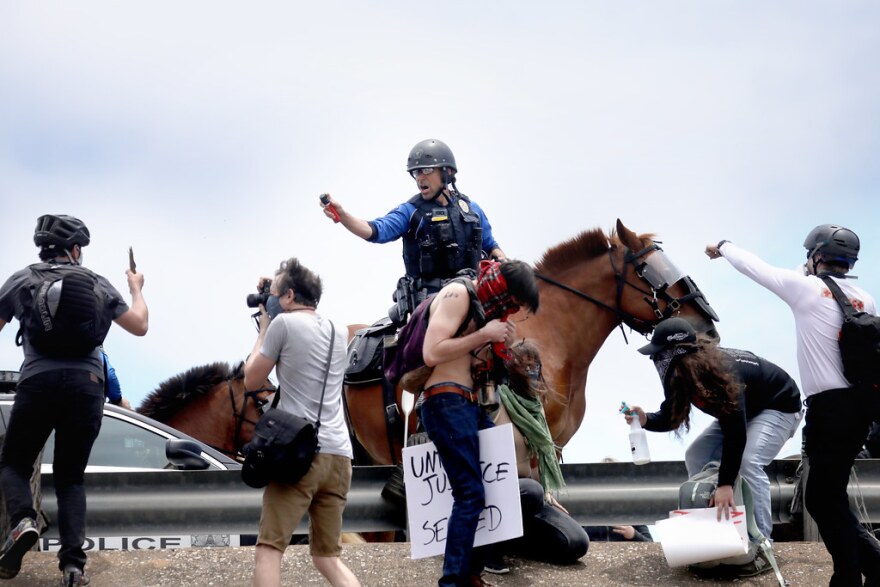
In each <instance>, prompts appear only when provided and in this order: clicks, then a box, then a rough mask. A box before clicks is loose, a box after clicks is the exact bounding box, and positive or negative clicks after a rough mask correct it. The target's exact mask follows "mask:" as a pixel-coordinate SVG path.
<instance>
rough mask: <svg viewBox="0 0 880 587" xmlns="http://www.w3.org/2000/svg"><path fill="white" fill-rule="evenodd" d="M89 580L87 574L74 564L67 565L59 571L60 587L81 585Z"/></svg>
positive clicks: (78, 586) (77, 586)
mask: <svg viewBox="0 0 880 587" xmlns="http://www.w3.org/2000/svg"><path fill="white" fill-rule="evenodd" d="M89 582H90V579H89V577H88V575H86V574H85V573H83V571H82V569H80V568H79V567H77V566H75V565H67V566H66V567H64V571H63V572H62V573H61V587H83V586H84V585H88V584H89Z"/></svg>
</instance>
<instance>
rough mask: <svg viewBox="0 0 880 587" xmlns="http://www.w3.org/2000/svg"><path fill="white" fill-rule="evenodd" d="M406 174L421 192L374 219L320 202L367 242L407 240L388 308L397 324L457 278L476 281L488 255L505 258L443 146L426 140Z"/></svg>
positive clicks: (416, 149) (327, 201) (416, 150)
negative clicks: (400, 272)
mask: <svg viewBox="0 0 880 587" xmlns="http://www.w3.org/2000/svg"><path fill="white" fill-rule="evenodd" d="M406 170H407V172H408V173H409V174H410V175H411V176H412V178H413V179H414V180H415V182H416V185H417V187H418V190H419V193H418V194H416V195H414V196H413V197H412V198H410V199H409V200H407V201H406V202H404V203H403V204H401V205H399V206H397V207H396V208H395V209H393V210H391V211H390V212H388V214H386V215H384V216H381V217H379V218H376V219H375V220H370V221H367V220H362V219H360V218H356V217H355V216H353V215H351V214H349V213H348V212H347V211H346V210H345V209H344V208H343V207H342V205H341V204H340V203H339V202H338V201H337V200H335V199H333V198H332V197H328V198H326V199H324V200H323V202H322V206H323V208H324V214H325V215H326V216H327V217H329V218H333V219H334V220H337V221H338V222H339V223H340V224H342V225H343V226H344V227H345V228H346V229H348V231H349V232H351V233H353V234H356V235H357V236H359V237H361V238H363V239H365V240H367V241H370V242H374V243H387V242H391V241H393V240H397V239H399V238H403V263H404V266H405V267H406V275H404V276H403V277H401V278H400V280H399V281H398V283H397V290H396V291H395V293H394V301H395V302H396V303H395V305H394V306H392V307H391V309H390V310H389V316H390V317H391V319H392V321H394V323H395V324H397V325H398V326H399V325H402V324H404V323H405V322H406V319H407V316H408V315H409V314H411V313H412V311H413V309H414V308H415V307H416V306H417V305H418V304H419V302H421V301H422V300H424V299H425V298H426V297H427V296H428V295H430V294H432V293H435V292H438V291H440V289H441V288H442V287H443V286H444V285H445V284H446V283H447V282H448V281H449V280H450V279H452V278H453V277H455V276H456V275H458V274H469V276H470V277H472V278H473V277H476V269H477V265H478V264H479V262H480V259H481V258H483V257H484V256H485V257H492V258H495V259H499V260H500V259H504V258H505V257H506V256H505V254H504V251H502V250H501V248H500V247H499V245H498V243H497V242H496V241H495V239H494V237H493V236H492V227H491V225H490V224H489V220H488V218H486V214H485V213H484V212H483V210H482V208H480V206H479V205H477V203H476V202H474V201H472V200H471V199H470V198H468V197H467V196H465V195H464V194H462V193H460V192H459V191H458V189H457V188H456V186H455V176H456V173H457V172H458V167H457V166H456V163H455V157H454V156H453V155H452V150H451V149H450V148H449V147H448V146H447V145H446V144H445V143H443V142H442V141H438V140H436V139H427V140H424V141H421V142H420V143H418V144H416V146H414V147H413V148H412V150H411V151H410V153H409V157H408V158H407V164H406ZM468 272H469V273H468Z"/></svg>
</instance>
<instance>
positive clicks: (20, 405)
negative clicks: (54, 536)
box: [0, 369, 104, 570]
mask: <svg viewBox="0 0 880 587" xmlns="http://www.w3.org/2000/svg"><path fill="white" fill-rule="evenodd" d="M103 405H104V386H103V384H102V383H101V382H100V380H99V379H98V378H97V377H96V376H94V375H92V374H90V373H89V372H88V371H83V370H80V369H59V370H55V371H46V372H43V373H38V374H36V375H32V376H31V377H28V378H27V379H25V380H24V381H21V382H19V384H18V388H17V389H16V391H15V403H14V404H13V406H12V415H11V416H10V418H9V426H8V427H7V429H6V440H5V441H4V442H3V450H2V453H0V483H2V487H3V493H4V495H5V497H6V508H7V511H8V512H9V524H10V527H15V525H16V524H18V522H19V521H21V519H22V518H26V517H29V518H36V516H37V512H36V511H34V506H33V494H32V493H31V487H30V478H31V473H32V472H33V470H34V461H35V460H36V459H37V455H39V454H40V451H41V450H42V449H43V445H44V444H45V443H46V439H47V438H49V434H50V433H51V432H52V430H53V429H54V430H55V461H54V463H53V464H52V468H53V471H54V478H55V496H56V498H57V499H58V532H59V534H60V537H61V550H60V551H59V552H58V559H59V567H60V568H61V569H62V570H63V569H64V567H65V565H70V564H72V565H75V566H76V567H77V568H80V569H82V568H83V567H84V566H85V564H86V555H85V552H83V549H82V545H83V541H84V540H85V538H86V491H85V487H84V485H83V474H84V471H85V468H86V464H87V463H88V460H89V453H91V450H92V444H94V442H95V438H97V436H98V432H99V430H100V429H101V417H102V415H103ZM0 539H5V537H3V538H0Z"/></svg>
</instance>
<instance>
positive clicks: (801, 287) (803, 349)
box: [719, 242, 877, 397]
mask: <svg viewBox="0 0 880 587" xmlns="http://www.w3.org/2000/svg"><path fill="white" fill-rule="evenodd" d="M719 250H720V252H721V254H722V255H723V256H724V258H725V259H727V260H728V261H729V262H730V264H731V265H733V267H734V268H735V269H736V270H737V271H739V272H740V273H742V274H743V275H745V276H746V277H749V278H750V279H752V280H753V281H755V282H756V283H758V284H759V285H762V286H764V287H765V288H767V289H769V290H770V291H772V292H773V293H775V294H776V295H777V296H779V298H780V299H782V301H784V302H785V303H786V304H788V306H789V307H790V308H791V311H792V313H793V314H794V323H795V330H796V335H797V361H798V370H799V371H800V378H801V391H802V392H803V394H804V396H805V397H810V396H811V395H815V394H817V393H819V392H821V391H825V390H828V389H840V388H844V387H850V383H849V382H848V381H847V380H846V378H845V377H844V376H843V363H842V361H841V358H840V348H839V347H838V345H837V339H838V335H839V333H840V326H841V324H843V312H842V311H841V310H840V306H838V305H837V302H836V301H835V300H834V296H833V295H832V294H831V291H830V290H829V289H828V287H827V286H826V285H825V283H824V282H823V281H822V280H821V279H820V278H818V277H816V276H815V275H804V274H803V273H801V272H799V271H794V270H791V269H782V268H779V267H773V266H772V265H769V264H768V263H766V262H765V261H763V260H762V259H760V258H759V257H758V256H757V255H755V254H753V253H750V252H748V251H746V250H745V249H742V248H740V247H738V246H736V245H735V244H733V243H730V242H726V243H724V244H722V245H721V248H720V249H719ZM833 279H834V281H835V282H836V283H837V284H838V285H839V286H840V289H841V290H843V293H844V294H846V296H847V297H848V298H849V299H850V302H852V305H853V308H854V309H855V310H863V311H865V312H868V313H870V314H875V315H876V313H877V309H876V307H875V305H874V298H872V297H871V295H870V294H868V293H867V292H866V291H865V290H863V289H862V288H860V287H857V286H856V285H854V284H853V283H852V280H849V279H838V278H836V277H835V278H833Z"/></svg>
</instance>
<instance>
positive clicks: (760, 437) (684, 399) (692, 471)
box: [626, 317, 801, 576]
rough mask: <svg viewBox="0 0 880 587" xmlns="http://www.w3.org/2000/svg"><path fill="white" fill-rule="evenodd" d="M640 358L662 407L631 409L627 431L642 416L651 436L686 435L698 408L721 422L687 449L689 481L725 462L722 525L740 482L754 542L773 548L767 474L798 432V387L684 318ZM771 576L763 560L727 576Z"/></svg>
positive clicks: (670, 323)
mask: <svg viewBox="0 0 880 587" xmlns="http://www.w3.org/2000/svg"><path fill="white" fill-rule="evenodd" d="M639 352H640V353H642V354H643V355H648V356H649V357H651V360H652V361H653V362H654V366H655V367H656V368H657V373H658V375H659V376H660V382H661V384H662V385H663V393H664V400H663V402H662V403H661V404H660V409H659V410H658V411H656V412H652V413H645V411H644V410H643V409H642V408H641V407H639V406H632V407H631V408H630V411H629V412H628V413H627V414H626V421H627V423H630V422H631V421H632V419H633V418H634V417H636V416H637V417H638V418H639V423H640V424H641V425H642V426H643V427H644V429H645V430H648V431H651V432H668V431H670V430H675V431H681V430H685V431H687V430H688V429H689V428H690V415H691V413H692V406H694V407H696V408H698V409H699V410H700V411H702V412H704V413H706V414H709V415H710V416H713V417H714V418H716V420H715V421H714V422H712V423H711V424H709V426H708V427H707V428H706V429H705V430H704V431H703V432H701V433H700V435H699V436H698V437H697V438H696V439H694V441H693V442H691V444H690V446H688V448H687V451H686V453H685V464H686V466H687V471H688V477H693V476H694V475H696V474H697V473H699V472H700V471H701V470H702V469H703V467H704V466H705V465H706V464H707V463H709V462H711V461H720V466H719V470H718V488H717V489H716V491H715V494H714V496H713V497H712V503H714V505H715V506H716V507H717V508H718V517H719V519H720V518H721V516H722V515H727V516H729V515H730V508H733V507H736V505H737V504H736V502H735V499H734V482H735V480H736V477H737V475H739V476H741V477H742V478H743V479H744V480H745V481H746V482H748V484H749V487H750V488H751V490H752V496H753V500H754V501H753V504H754V514H755V523H756V526H757V528H758V530H759V531H760V533H761V536H750V537H749V538H750V540H751V541H752V543H754V544H756V545H761V543H762V542H763V538H767V539H768V540H769V539H770V537H771V535H772V533H773V518H772V515H771V509H770V505H771V501H770V479H769V478H768V477H767V473H766V472H765V471H764V467H766V466H767V465H768V464H770V462H772V461H773V459H775V458H776V456H777V455H778V454H779V451H780V449H781V448H782V446H783V445H784V444H785V443H786V442H787V441H788V439H789V438H791V437H792V436H793V435H794V433H795V431H796V430H797V427H798V425H799V424H800V420H801V394H800V391H799V390H798V386H797V384H796V383H795V382H794V380H793V379H792V378H791V376H789V374H788V373H786V372H785V370H783V369H782V368H781V367H779V366H777V365H775V364H773V363H771V362H770V361H768V360H766V359H764V358H762V357H759V356H757V355H755V354H754V353H751V352H749V351H745V350H739V349H732V348H724V347H720V346H718V344H717V341H716V340H715V339H713V338H710V337H708V336H705V335H703V334H697V332H696V330H695V329H694V327H693V326H692V325H691V323H690V322H688V321H687V320H686V319H684V318H678V317H673V318H667V319H666V320H664V321H662V322H660V323H659V324H658V325H657V327H656V328H655V329H654V334H653V336H652V337H651V342H650V343H649V344H647V345H645V346H643V347H642V348H640V349H639ZM740 505H742V504H740ZM767 547H768V548H769V542H768V543H767ZM770 569H771V566H770V564H769V562H768V559H767V558H766V555H765V554H763V553H761V552H758V555H757V557H756V559H755V560H754V561H751V562H749V563H746V564H744V565H742V566H740V567H739V568H736V569H727V570H728V571H730V573H731V574H735V575H738V576H751V575H755V574H758V573H762V572H766V571H769V570H770Z"/></svg>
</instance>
